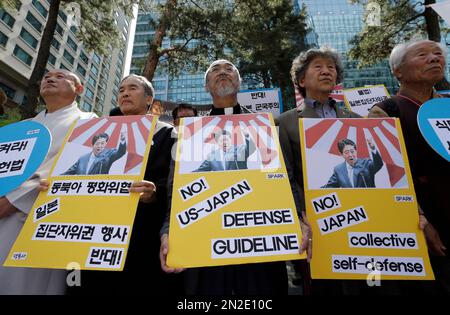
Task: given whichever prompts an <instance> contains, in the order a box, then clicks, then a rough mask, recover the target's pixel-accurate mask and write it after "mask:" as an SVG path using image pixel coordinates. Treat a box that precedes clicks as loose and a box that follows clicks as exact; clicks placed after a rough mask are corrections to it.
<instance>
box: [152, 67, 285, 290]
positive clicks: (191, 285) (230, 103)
mask: <svg viewBox="0 0 450 315" xmlns="http://www.w3.org/2000/svg"><path fill="white" fill-rule="evenodd" d="M240 82H241V78H240V75H239V71H238V70H237V68H236V67H235V66H234V65H233V64H232V63H231V62H229V61H227V60H216V61H214V62H213V63H212V64H211V65H210V67H209V68H208V70H207V71H206V73H205V89H206V91H207V92H209V93H210V94H211V96H212V99H213V104H212V109H211V112H210V115H211V116H213V115H232V114H241V113H248V111H247V110H246V109H244V108H242V107H241V106H240V105H239V104H238V101H237V93H238V91H239V88H240ZM170 178H171V179H170V180H169V183H171V182H172V181H173V167H172V168H171V177H170ZM169 193H171V191H170V188H169ZM170 197H171V194H170V195H169V198H170ZM169 220H170V217H169V215H168V216H167V218H166V222H165V224H164V227H163V228H162V230H161V249H160V259H161V268H162V269H163V270H164V271H165V272H168V273H178V272H181V271H183V269H174V268H170V267H169V266H167V265H166V259H167V253H168V251H169V244H168V233H169ZM184 273H185V280H186V288H185V289H186V293H187V294H195V295H230V294H237V295H285V294H287V293H288V279H287V272H286V264H285V262H284V261H279V262H270V263H256V264H243V265H229V266H217V267H202V268H190V269H187V270H186V271H185V272H184Z"/></svg>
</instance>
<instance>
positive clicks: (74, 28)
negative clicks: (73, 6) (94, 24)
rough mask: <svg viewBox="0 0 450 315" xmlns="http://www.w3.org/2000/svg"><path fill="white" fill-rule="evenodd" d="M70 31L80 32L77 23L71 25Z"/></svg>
mask: <svg viewBox="0 0 450 315" xmlns="http://www.w3.org/2000/svg"><path fill="white" fill-rule="evenodd" d="M70 31H71V32H72V33H74V34H77V33H78V28H77V27H76V26H75V25H72V26H71V27H70Z"/></svg>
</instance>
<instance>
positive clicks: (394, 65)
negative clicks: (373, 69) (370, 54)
mask: <svg viewBox="0 0 450 315" xmlns="http://www.w3.org/2000/svg"><path fill="white" fill-rule="evenodd" d="M422 42H430V43H434V44H436V45H437V46H439V48H440V49H441V51H442V54H443V56H444V59H446V57H447V46H445V45H442V44H441V43H438V42H434V41H431V40H428V39H413V40H410V41H408V42H406V43H402V44H398V45H396V46H395V47H394V48H393V49H392V52H391V55H390V56H389V65H390V67H391V71H392V73H394V70H395V69H398V68H399V67H400V66H401V64H402V63H403V61H404V59H405V55H406V53H407V52H408V49H409V48H411V47H412V46H414V45H416V44H418V43H422Z"/></svg>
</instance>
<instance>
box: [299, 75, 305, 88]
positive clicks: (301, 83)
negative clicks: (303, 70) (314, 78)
mask: <svg viewBox="0 0 450 315" xmlns="http://www.w3.org/2000/svg"><path fill="white" fill-rule="evenodd" d="M298 85H299V86H301V87H302V88H304V87H305V77H303V78H300V79H299V80H298Z"/></svg>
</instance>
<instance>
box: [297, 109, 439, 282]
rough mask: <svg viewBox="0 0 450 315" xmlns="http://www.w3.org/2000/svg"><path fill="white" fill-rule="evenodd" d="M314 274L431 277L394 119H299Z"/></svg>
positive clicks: (327, 276)
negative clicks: (311, 235)
mask: <svg viewBox="0 0 450 315" xmlns="http://www.w3.org/2000/svg"><path fill="white" fill-rule="evenodd" d="M299 123H300V135H301V144H302V148H301V149H302V163H303V176H304V185H305V202H306V211H307V217H308V219H309V222H310V224H311V227H312V230H313V259H312V262H311V275H312V278H313V279H367V280H379V279H414V280H431V279H434V275H433V271H432V269H431V266H430V262H429V257H428V252H427V246H426V242H425V238H424V236H423V233H422V232H421V231H420V229H419V218H418V206H417V202H416V196H415V192H414V187H413V182H412V178H411V173H410V169H409V164H408V159H407V155H406V148H405V144H404V141H403V135H402V132H401V129H400V123H399V121H398V120H397V119H393V118H386V119H300V122H299Z"/></svg>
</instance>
